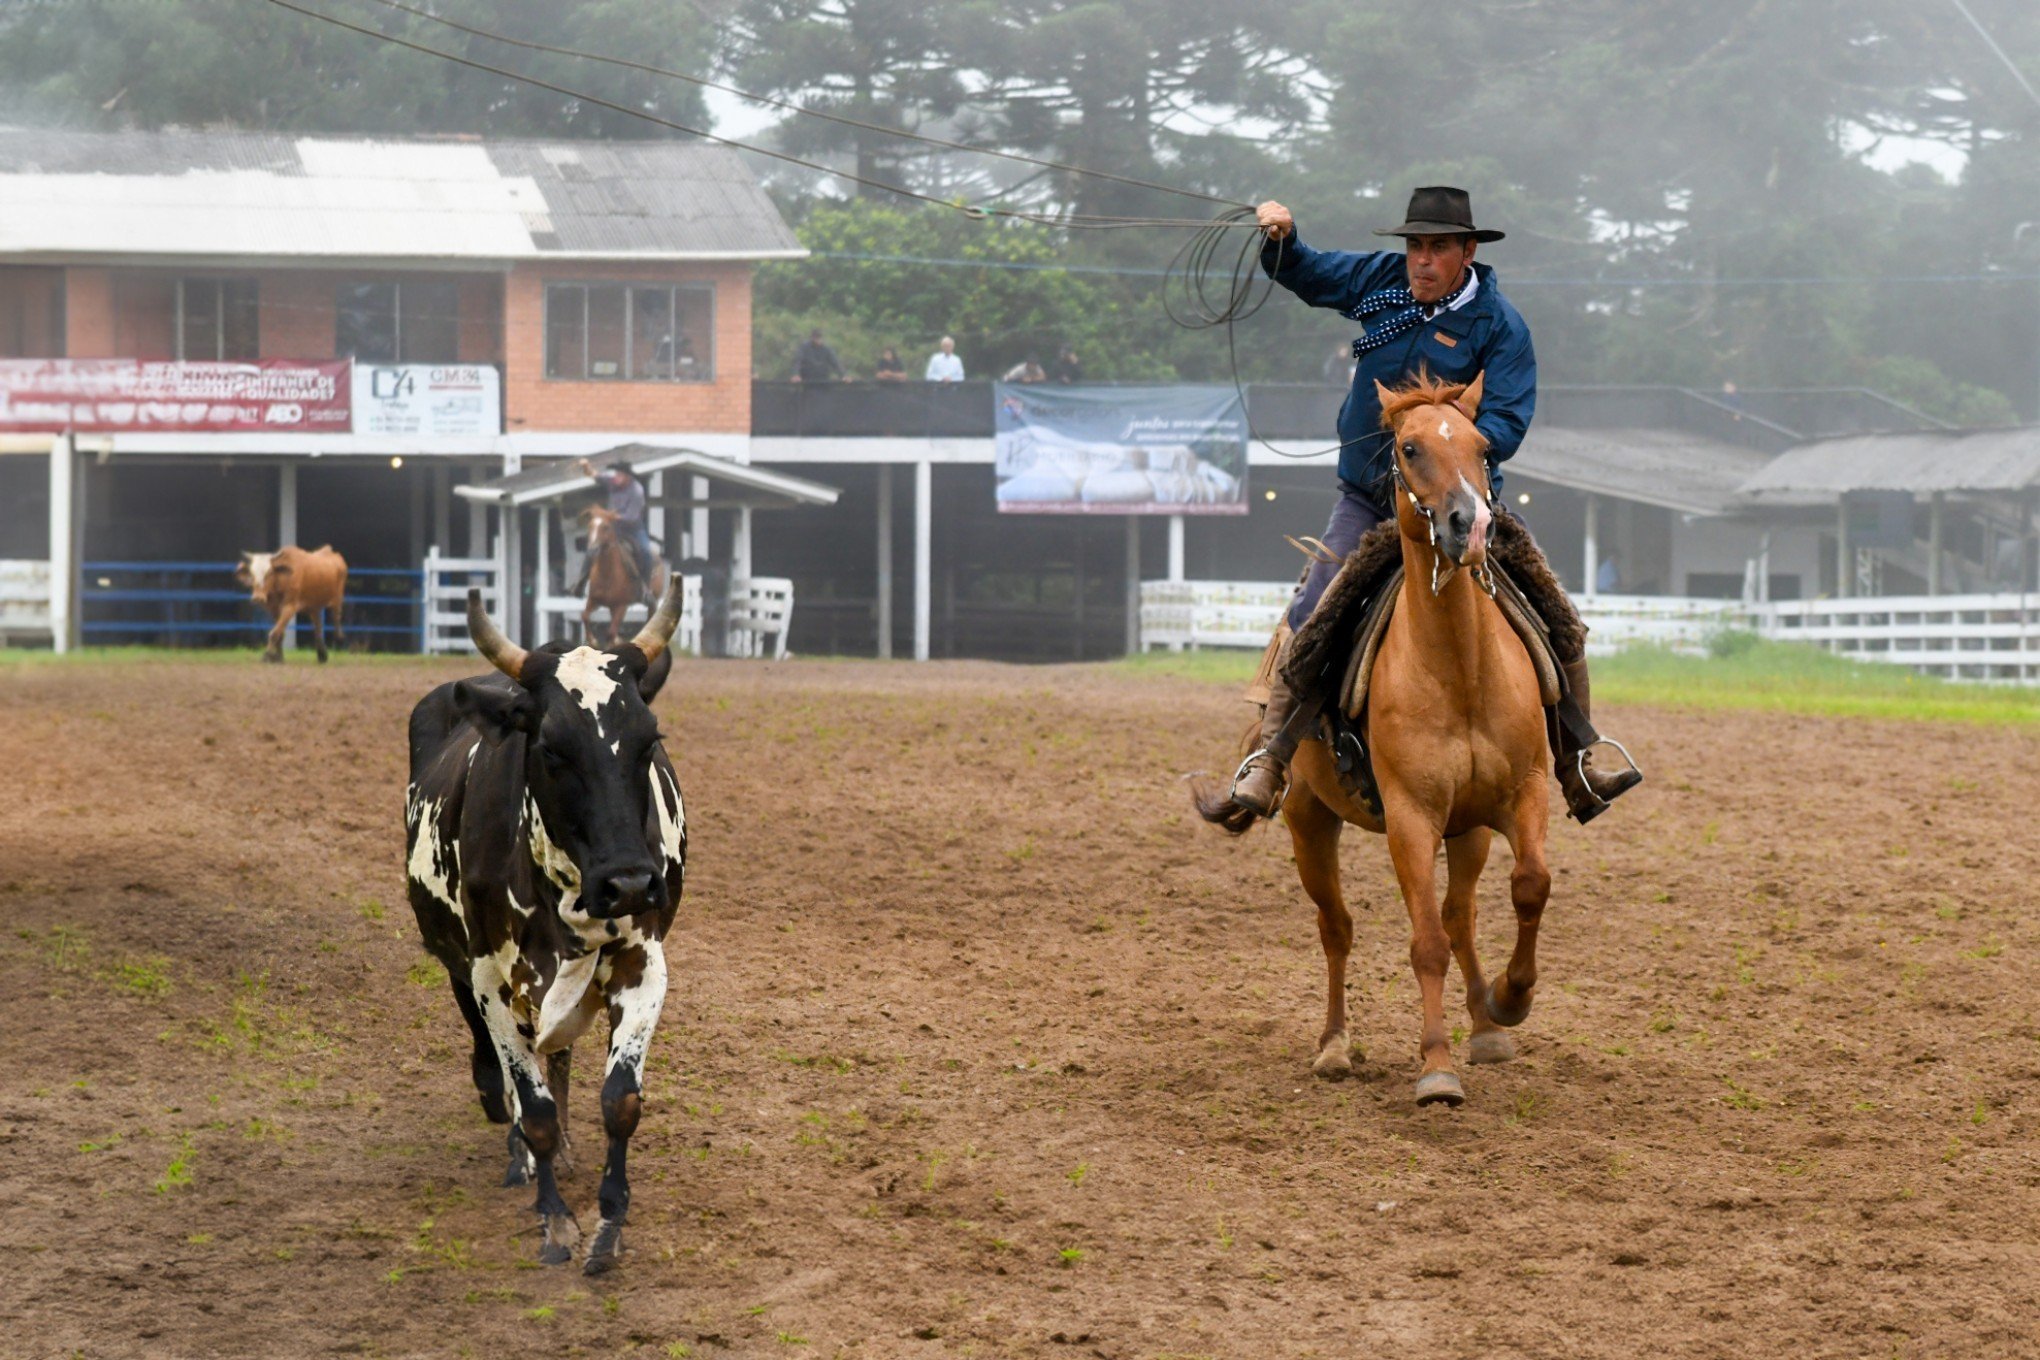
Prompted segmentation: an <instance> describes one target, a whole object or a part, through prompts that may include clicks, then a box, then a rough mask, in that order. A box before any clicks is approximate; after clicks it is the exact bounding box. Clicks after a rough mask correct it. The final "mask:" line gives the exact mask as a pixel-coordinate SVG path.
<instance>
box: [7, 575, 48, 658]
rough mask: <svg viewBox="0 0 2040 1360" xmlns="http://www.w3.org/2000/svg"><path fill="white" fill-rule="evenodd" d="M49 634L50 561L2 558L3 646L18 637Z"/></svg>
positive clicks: (37, 636) (43, 636) (45, 635)
mask: <svg viewBox="0 0 2040 1360" xmlns="http://www.w3.org/2000/svg"><path fill="white" fill-rule="evenodd" d="M49 636H50V564H49V563H48V562H42V561H37V560H35V559H33V558H12V559H0V646H5V645H6V644H7V643H10V642H12V641H14V640H15V639H17V638H35V639H37V640H47V639H48V638H49Z"/></svg>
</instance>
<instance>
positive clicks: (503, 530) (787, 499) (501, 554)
mask: <svg viewBox="0 0 2040 1360" xmlns="http://www.w3.org/2000/svg"><path fill="white" fill-rule="evenodd" d="M579 461H580V460H578V459H565V460H561V461H558V462H551V463H546V464H543V465H541V466H538V467H528V468H525V469H523V470H522V471H519V472H516V473H513V474H511V475H510V476H507V477H499V478H497V479H496V480H494V481H490V482H479V483H475V484H471V485H467V486H458V487H455V488H454V493H455V494H456V495H458V496H461V497H463V498H464V499H466V500H469V501H472V502H474V503H476V504H479V505H483V506H488V507H492V508H494V509H495V510H496V512H497V514H498V525H499V530H498V533H497V534H496V544H497V549H496V551H497V564H498V569H499V571H500V572H501V574H502V579H503V580H505V581H520V580H522V579H523V572H524V568H523V561H522V558H523V535H522V532H521V530H520V520H521V516H520V514H519V513H518V512H519V511H522V510H524V509H527V508H532V509H536V510H538V511H539V514H538V542H537V545H536V561H535V567H536V571H535V582H536V589H535V591H534V596H535V599H534V611H535V614H536V617H535V618H534V619H533V621H532V622H533V624H534V626H535V627H536V628H537V629H538V630H539V631H541V632H542V631H544V630H545V628H546V626H547V620H546V616H547V614H548V613H559V612H562V611H563V610H565V609H566V607H567V606H566V605H565V604H564V602H563V600H562V599H561V597H557V596H555V595H554V594H553V591H552V585H551V580H552V577H551V571H552V555H553V554H552V528H553V520H554V518H555V516H557V515H559V514H560V513H561V512H562V510H563V509H564V507H565V506H566V505H567V503H568V502H570V501H579V500H593V499H595V498H596V497H597V496H598V495H599V494H600V493H599V491H598V489H597V488H596V487H595V485H594V483H593V482H592V481H591V480H590V479H589V477H588V476H587V474H586V473H584V472H582V471H580V469H579V466H578V464H579ZM588 461H589V462H590V463H592V464H594V465H595V466H596V467H598V468H601V467H606V466H608V465H609V464H611V463H618V462H621V463H627V464H628V465H629V466H630V469H631V472H632V473H633V474H634V475H635V476H637V478H638V479H639V480H640V481H642V482H644V483H645V485H646V491H647V496H646V502H647V504H646V509H647V512H648V513H649V512H651V511H654V510H664V511H666V512H667V517H666V523H667V540H668V541H667V544H666V546H665V553H664V555H665V557H666V558H667V560H668V561H669V562H671V561H676V560H678V558H677V556H676V550H677V547H678V540H679V538H680V534H679V533H677V532H676V531H675V530H674V529H673V527H672V526H673V525H674V524H675V523H685V524H686V525H687V528H686V529H685V530H684V533H685V542H686V545H687V546H686V553H685V557H686V560H687V561H688V562H691V563H695V564H699V565H698V566H697V567H696V570H700V571H703V572H704V573H706V572H708V571H713V572H714V573H715V574H716V575H717V576H719V577H721V578H723V579H730V580H736V579H743V578H746V577H748V576H749V575H750V573H751V515H752V512H753V511H757V510H789V509H798V508H801V507H805V506H826V505H834V504H835V503H836V499H837V497H838V496H839V495H841V492H840V491H839V489H838V488H836V487H833V486H828V485H825V484H823V483H821V482H815V481H810V480H808V479H807V478H805V477H795V476H792V475H791V474H788V473H784V472H775V471H772V470H771V469H769V468H762V467H757V466H754V465H752V464H749V463H739V462H735V461H733V460H731V459H728V458H718V457H716V456H714V455H713V454H708V453H703V452H701V451H700V450H698V449H675V448H661V447H657V446H653V445H649V444H623V445H619V446H618V447H616V448H613V449H610V450H608V451H607V452H605V453H600V454H595V455H592V456H590V457H589V459H588ZM717 510H725V511H731V512H733V516H732V518H731V520H730V530H729V535H728V538H727V540H726V541H725V542H724V543H723V544H722V545H721V549H720V551H718V550H717V545H716V544H715V543H714V542H712V541H711V536H710V535H711V527H710V526H711V518H710V512H711V511H717ZM676 512H684V519H682V518H681V517H680V515H679V514H678V513H676ZM563 556H564V545H563ZM563 568H564V564H563ZM579 608H580V606H579V602H578V601H576V602H575V603H574V604H573V606H572V612H575V613H578V612H579ZM523 622H524V621H523V620H522V619H521V618H516V619H512V620H508V621H506V625H505V631H506V632H509V630H510V628H511V627H513V626H514V627H516V628H517V629H518V630H519V631H518V632H512V633H510V636H511V637H512V638H513V639H514V640H521V638H520V637H519V633H521V632H522V631H523Z"/></svg>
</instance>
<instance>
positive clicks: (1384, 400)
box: [1374, 378, 1395, 411]
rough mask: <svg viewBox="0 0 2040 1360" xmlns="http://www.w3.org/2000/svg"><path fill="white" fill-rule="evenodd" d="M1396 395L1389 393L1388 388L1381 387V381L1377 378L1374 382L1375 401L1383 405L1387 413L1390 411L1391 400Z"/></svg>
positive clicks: (1382, 407)
mask: <svg viewBox="0 0 2040 1360" xmlns="http://www.w3.org/2000/svg"><path fill="white" fill-rule="evenodd" d="M1394 395H1395V393H1393V392H1391V391H1389V390H1388V389H1387V388H1386V387H1383V386H1382V385H1381V379H1379V378H1376V379H1375V380H1374V399H1375V401H1377V402H1379V403H1380V404H1381V409H1382V410H1384V411H1386V410H1387V409H1388V402H1389V398H1391V397H1393V396H1394Z"/></svg>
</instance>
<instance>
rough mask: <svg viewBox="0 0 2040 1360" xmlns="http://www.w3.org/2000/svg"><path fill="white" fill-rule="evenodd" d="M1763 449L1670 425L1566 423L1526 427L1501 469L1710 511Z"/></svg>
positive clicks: (1724, 504) (1720, 508)
mask: <svg viewBox="0 0 2040 1360" xmlns="http://www.w3.org/2000/svg"><path fill="white" fill-rule="evenodd" d="M1769 461H1770V455H1769V454H1766V453H1761V452H1759V451H1758V450H1756V449H1747V448H1743V447H1742V446H1741V445H1737V444H1725V443H1722V442H1720V441H1718V440H1713V439H1703V438H1701V437H1699V436H1697V435H1691V434H1685V433H1682V432H1680V431H1677V430H1642V429H1609V430H1601V429H1587V430H1583V429H1568V428H1565V427H1563V426H1549V425H1533V426H1531V427H1530V433H1529V434H1528V435H1527V436H1526V437H1525V438H1524V440H1523V447H1522V448H1521V449H1519V450H1518V451H1517V453H1516V456H1515V457H1514V458H1512V459H1510V460H1509V461H1508V462H1507V463H1504V464H1503V465H1502V469H1503V472H1504V473H1521V474H1522V475H1523V476H1525V477H1531V478H1535V479H1536V480H1538V481H1541V482H1550V483H1552V484H1553V485H1555V486H1562V487H1566V488H1568V489H1570V490H1573V491H1586V492H1593V493H1596V494H1602V495H1609V496H1617V497H1620V498H1622V499H1623V500H1632V501H1641V502H1643V503H1644V504H1646V505H1661V506H1664V507H1665V508H1666V509H1668V510H1677V511H1680V512H1682V513H1684V514H1697V515H1718V514H1721V513H1723V512H1725V511H1727V510H1729V509H1731V508H1733V506H1734V505H1735V501H1736V490H1737V488H1738V487H1740V486H1741V485H1742V484H1743V483H1744V482H1745V481H1746V480H1747V479H1748V478H1749V477H1750V475H1751V474H1752V473H1754V472H1756V471H1758V470H1759V469H1760V468H1762V467H1763V466H1764V464H1765V463H1767V462H1769Z"/></svg>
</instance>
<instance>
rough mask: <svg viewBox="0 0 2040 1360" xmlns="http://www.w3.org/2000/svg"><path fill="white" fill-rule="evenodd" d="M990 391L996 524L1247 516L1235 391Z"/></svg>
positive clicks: (1002, 386) (1040, 387)
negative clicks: (1000, 520) (1008, 520)
mask: <svg viewBox="0 0 2040 1360" xmlns="http://www.w3.org/2000/svg"><path fill="white" fill-rule="evenodd" d="M992 391H993V401H994V402H995V409H996V411H997V432H996V435H995V449H996V454H995V460H994V461H995V466H996V472H997V478H998V498H999V511H1000V513H1002V514H1049V515H1244V514H1246V513H1247V413H1246V408H1245V407H1244V406H1243V405H1242V404H1241V402H1240V394H1239V392H1238V391H1237V390H1236V389H1234V388H1231V387H1218V386H1190V385H1181V384H1179V385H1172V386H1167V387H1053V386H1047V385H1044V384H1020V383H998V384H996V385H995V386H994V387H993V389H992Z"/></svg>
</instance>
